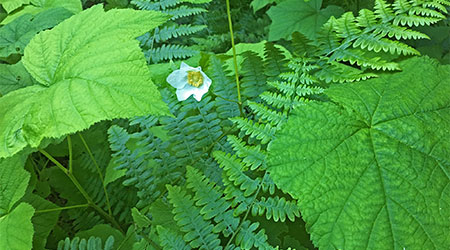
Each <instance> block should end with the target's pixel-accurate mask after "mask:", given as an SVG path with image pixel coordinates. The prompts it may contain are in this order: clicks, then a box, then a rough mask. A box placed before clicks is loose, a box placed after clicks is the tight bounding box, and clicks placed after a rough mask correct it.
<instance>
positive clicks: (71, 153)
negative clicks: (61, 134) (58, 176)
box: [67, 135, 73, 173]
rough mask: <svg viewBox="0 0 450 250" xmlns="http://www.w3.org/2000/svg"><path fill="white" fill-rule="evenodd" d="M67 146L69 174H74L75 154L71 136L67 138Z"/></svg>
mask: <svg viewBox="0 0 450 250" xmlns="http://www.w3.org/2000/svg"><path fill="white" fill-rule="evenodd" d="M67 146H68V147H69V173H72V170H73V168H72V167H73V164H72V163H73V162H72V160H73V152H72V138H71V137H70V135H68V136H67Z"/></svg>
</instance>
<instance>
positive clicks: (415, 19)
mask: <svg viewBox="0 0 450 250" xmlns="http://www.w3.org/2000/svg"><path fill="white" fill-rule="evenodd" d="M440 20H442V19H441V18H437V17H423V16H417V15H407V14H400V15H396V16H395V18H394V22H393V23H394V25H399V24H401V25H408V26H409V27H412V26H416V27H417V26H424V25H427V26H429V25H431V24H435V23H437V22H439V21H440Z"/></svg>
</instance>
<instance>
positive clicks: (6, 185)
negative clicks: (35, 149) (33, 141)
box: [0, 154, 30, 249]
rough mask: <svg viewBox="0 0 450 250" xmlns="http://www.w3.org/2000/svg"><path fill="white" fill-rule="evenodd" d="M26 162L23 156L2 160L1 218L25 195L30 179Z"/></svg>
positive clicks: (0, 167) (0, 162) (0, 171)
mask: <svg viewBox="0 0 450 250" xmlns="http://www.w3.org/2000/svg"><path fill="white" fill-rule="evenodd" d="M25 160H26V157H25V156H23V155H22V154H17V155H15V156H14V157H10V158H6V159H0V217H1V216H3V215H4V214H7V213H9V212H10V211H11V209H12V208H13V206H14V204H15V203H16V202H17V201H18V200H20V198H22V196H23V195H24V194H25V190H26V189H27V186H28V181H29V179H30V174H29V173H28V172H27V171H26V170H25V169H24V168H23V167H24V165H25ZM0 249H2V248H0Z"/></svg>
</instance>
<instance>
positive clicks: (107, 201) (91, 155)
mask: <svg viewBox="0 0 450 250" xmlns="http://www.w3.org/2000/svg"><path fill="white" fill-rule="evenodd" d="M78 135H79V136H80V139H81V141H82V142H83V145H84V147H85V148H86V150H87V152H88V154H89V157H90V158H91V160H92V162H93V163H94V166H95V168H96V169H97V173H98V176H99V177H100V180H101V182H102V187H103V192H104V193H105V198H106V206H107V207H108V213H109V215H112V212H111V203H110V202H109V196H108V192H106V187H105V180H104V179H103V174H102V172H101V171H100V167H99V166H98V164H97V161H96V160H95V158H94V155H93V154H92V151H91V149H90V148H89V146H88V144H87V143H86V140H85V139H84V137H83V136H82V135H81V134H80V133H78Z"/></svg>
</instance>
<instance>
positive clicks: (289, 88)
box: [267, 72, 298, 97]
mask: <svg viewBox="0 0 450 250" xmlns="http://www.w3.org/2000/svg"><path fill="white" fill-rule="evenodd" d="M297 77H298V76H297V75H296V74H295V73H293V72H287V73H282V74H280V78H283V79H285V80H287V81H270V82H267V84H269V85H270V86H273V87H275V88H276V89H277V90H279V91H280V92H281V93H282V94H284V95H285V96H286V97H291V96H292V95H293V94H294V93H295V88H296V86H295V83H293V81H295V80H296V79H297Z"/></svg>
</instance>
